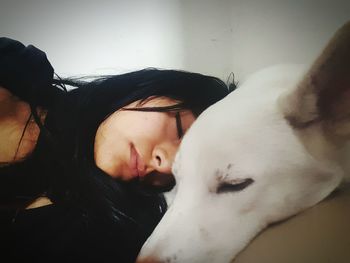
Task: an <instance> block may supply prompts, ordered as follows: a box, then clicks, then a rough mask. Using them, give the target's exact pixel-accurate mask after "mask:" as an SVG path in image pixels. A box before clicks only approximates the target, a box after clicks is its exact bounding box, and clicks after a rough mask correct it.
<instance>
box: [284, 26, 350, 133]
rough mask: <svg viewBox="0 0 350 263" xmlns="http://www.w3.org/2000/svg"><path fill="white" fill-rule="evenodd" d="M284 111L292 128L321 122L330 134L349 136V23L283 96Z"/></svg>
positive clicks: (338, 32) (337, 33)
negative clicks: (294, 86)
mask: <svg viewBox="0 0 350 263" xmlns="http://www.w3.org/2000/svg"><path fill="white" fill-rule="evenodd" d="M283 110H284V114H285V118H286V119H287V120H288V121H289V122H290V124H291V125H292V126H293V127H294V128H299V129H301V128H305V127H308V126H309V125H311V124H313V123H318V122H322V125H323V126H324V127H325V128H326V129H329V130H331V132H332V134H334V135H339V136H350V22H348V23H346V24H345V25H344V26H343V27H341V28H340V29H339V30H338V31H337V32H336V34H335V35H334V36H333V38H332V39H331V40H330V42H329V43H328V45H327V46H326V48H325V49H324V50H323V52H322V53H321V55H320V56H319V57H318V58H317V60H316V61H315V62H314V64H313V65H312V66H311V68H310V69H309V71H308V72H307V74H306V75H305V76H304V78H303V79H302V81H301V82H300V83H299V85H298V86H297V88H296V89H295V90H294V91H293V92H292V93H291V94H289V95H288V96H287V97H286V100H284V101H283Z"/></svg>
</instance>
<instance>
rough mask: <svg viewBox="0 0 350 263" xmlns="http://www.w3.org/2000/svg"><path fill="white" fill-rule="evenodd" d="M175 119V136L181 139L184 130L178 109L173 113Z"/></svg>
mask: <svg viewBox="0 0 350 263" xmlns="http://www.w3.org/2000/svg"><path fill="white" fill-rule="evenodd" d="M175 121H176V129H177V136H178V137H179V139H181V138H182V136H183V135H184V131H183V129H182V123H181V116H180V112H179V111H178V112H176V114H175Z"/></svg>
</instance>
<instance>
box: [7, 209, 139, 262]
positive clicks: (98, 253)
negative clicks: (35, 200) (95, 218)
mask: <svg viewBox="0 0 350 263" xmlns="http://www.w3.org/2000/svg"><path fill="white" fill-rule="evenodd" d="M0 226H1V227H0V240H1V244H2V245H1V249H0V251H1V252H0V253H1V256H2V258H7V260H8V261H7V262H96V263H99V262H101V263H103V262H114V263H116V262H122V263H124V262H134V257H135V254H136V253H137V251H135V248H132V247H127V244H128V242H124V243H123V242H120V238H119V235H118V233H117V232H116V231H114V230H113V228H112V227H109V226H104V225H89V223H88V222H86V220H85V219H84V216H83V214H82V213H79V212H78V211H76V210H72V209H70V208H68V207H64V206H60V205H48V206H43V207H39V208H34V209H29V210H21V211H16V210H4V209H2V210H0Z"/></svg>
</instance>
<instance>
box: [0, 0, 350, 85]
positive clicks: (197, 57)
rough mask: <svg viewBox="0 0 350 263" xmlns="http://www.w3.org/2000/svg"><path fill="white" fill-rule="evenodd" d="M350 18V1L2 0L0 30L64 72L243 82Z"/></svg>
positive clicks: (313, 48) (316, 47) (312, 50)
mask: <svg viewBox="0 0 350 263" xmlns="http://www.w3.org/2000/svg"><path fill="white" fill-rule="evenodd" d="M347 20H350V1H345V0H318V1H317V0H304V1H302V0H124V1H123V0H99V1H97V0H95V1H92V0H85V1H84V0H60V1H57V0H8V1H4V0H0V35H2V36H8V37H13V38H16V39H18V40H20V41H22V42H24V43H25V44H29V43H31V44H34V45H36V46H37V47H39V48H41V49H43V50H44V51H46V53H47V55H48V57H49V59H50V61H51V63H52V64H53V66H54V68H55V70H56V72H57V73H59V74H60V75H63V76H67V75H81V74H98V73H114V72H125V71H128V70H135V69H140V68H143V67H148V66H153V67H161V68H176V69H185V70H191V71H198V72H202V73H207V74H212V75H215V76H218V77H220V78H222V79H223V80H226V78H227V76H228V75H229V73H230V72H231V71H232V72H234V73H235V75H236V78H237V79H238V80H239V81H241V80H243V79H244V78H245V77H246V76H247V75H248V74H249V73H251V72H253V71H255V70H257V69H259V68H262V67H264V66H267V65H270V64H275V63H286V62H298V63H305V62H309V61H310V60H311V59H312V58H313V57H315V56H316V54H317V53H318V52H319V51H320V49H321V48H322V47H323V45H324V44H325V43H326V41H327V40H328V38H329V37H330V36H331V35H332V34H333V32H334V31H335V30H336V28H338V27H339V26H340V25H341V24H343V23H344V22H345V21H347Z"/></svg>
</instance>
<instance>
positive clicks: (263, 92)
mask: <svg viewBox="0 0 350 263" xmlns="http://www.w3.org/2000/svg"><path fill="white" fill-rule="evenodd" d="M349 136H350V23H348V24H346V25H345V26H344V27H342V28H341V29H340V30H339V31H338V32H337V33H336V35H335V36H334V38H333V39H332V40H331V41H330V43H329V45H328V46H327V47H326V48H325V50H324V51H323V53H322V54H321V55H320V56H319V58H318V59H317V60H316V61H315V63H314V64H313V65H312V66H311V67H310V68H309V69H308V70H303V69H302V68H299V67H297V66H277V67H272V68H269V69H265V70H263V71H261V72H259V73H257V74H255V75H254V76H252V77H251V78H250V79H248V81H246V82H245V83H243V85H241V86H240V87H239V88H238V89H237V90H236V91H234V92H233V93H231V94H230V95H229V96H227V97H226V98H224V99H223V100H222V101H220V102H218V103H216V104H215V105H213V106H212V107H210V108H209V109H207V110H206V111H205V112H204V113H203V114H202V115H200V116H199V118H198V119H197V120H196V122H195V123H194V124H193V126H192V127H191V128H190V130H189V131H188V133H187V134H186V135H185V137H184V139H183V141H182V143H181V146H180V150H179V152H178V154H177V156H176V160H175V163H174V166H173V172H174V175H175V178H176V188H175V189H174V191H176V194H175V198H174V200H173V202H172V204H171V205H170V208H169V210H168V211H167V213H166V214H165V216H164V218H163V219H162V221H161V222H160V224H159V225H158V226H157V228H156V229H155V231H154V232H153V234H152V235H151V237H150V238H149V239H148V241H147V242H146V244H145V245H144V247H143V249H142V250H141V254H140V256H139V259H138V262H169V263H173V262H182V263H185V262H186V263H187V262H191V263H194V262H229V261H230V260H231V259H232V258H233V257H234V256H235V255H236V254H237V253H238V252H239V251H240V250H241V249H242V248H243V247H244V246H245V245H246V244H247V243H248V242H249V241H250V240H251V239H252V238H253V237H254V236H255V235H256V234H257V233H258V232H259V231H260V230H262V229H263V228H264V227H265V226H267V225H268V224H269V223H272V222H275V221H277V220H281V219H283V218H286V217H288V216H291V215H293V214H295V213H297V212H299V211H301V210H303V209H305V208H307V207H310V206H311V205H314V204H316V203H317V202H319V201H320V200H322V199H323V198H324V197H326V196H327V195H328V194H329V193H330V192H331V191H332V190H333V189H334V188H335V187H336V186H337V185H338V184H339V182H340V181H341V178H342V176H343V173H344V170H343V167H342V163H341V161H342V160H341V158H342V156H343V154H342V151H343V148H344V147H343V146H344V144H345V142H346V141H347V139H348V137H349Z"/></svg>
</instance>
